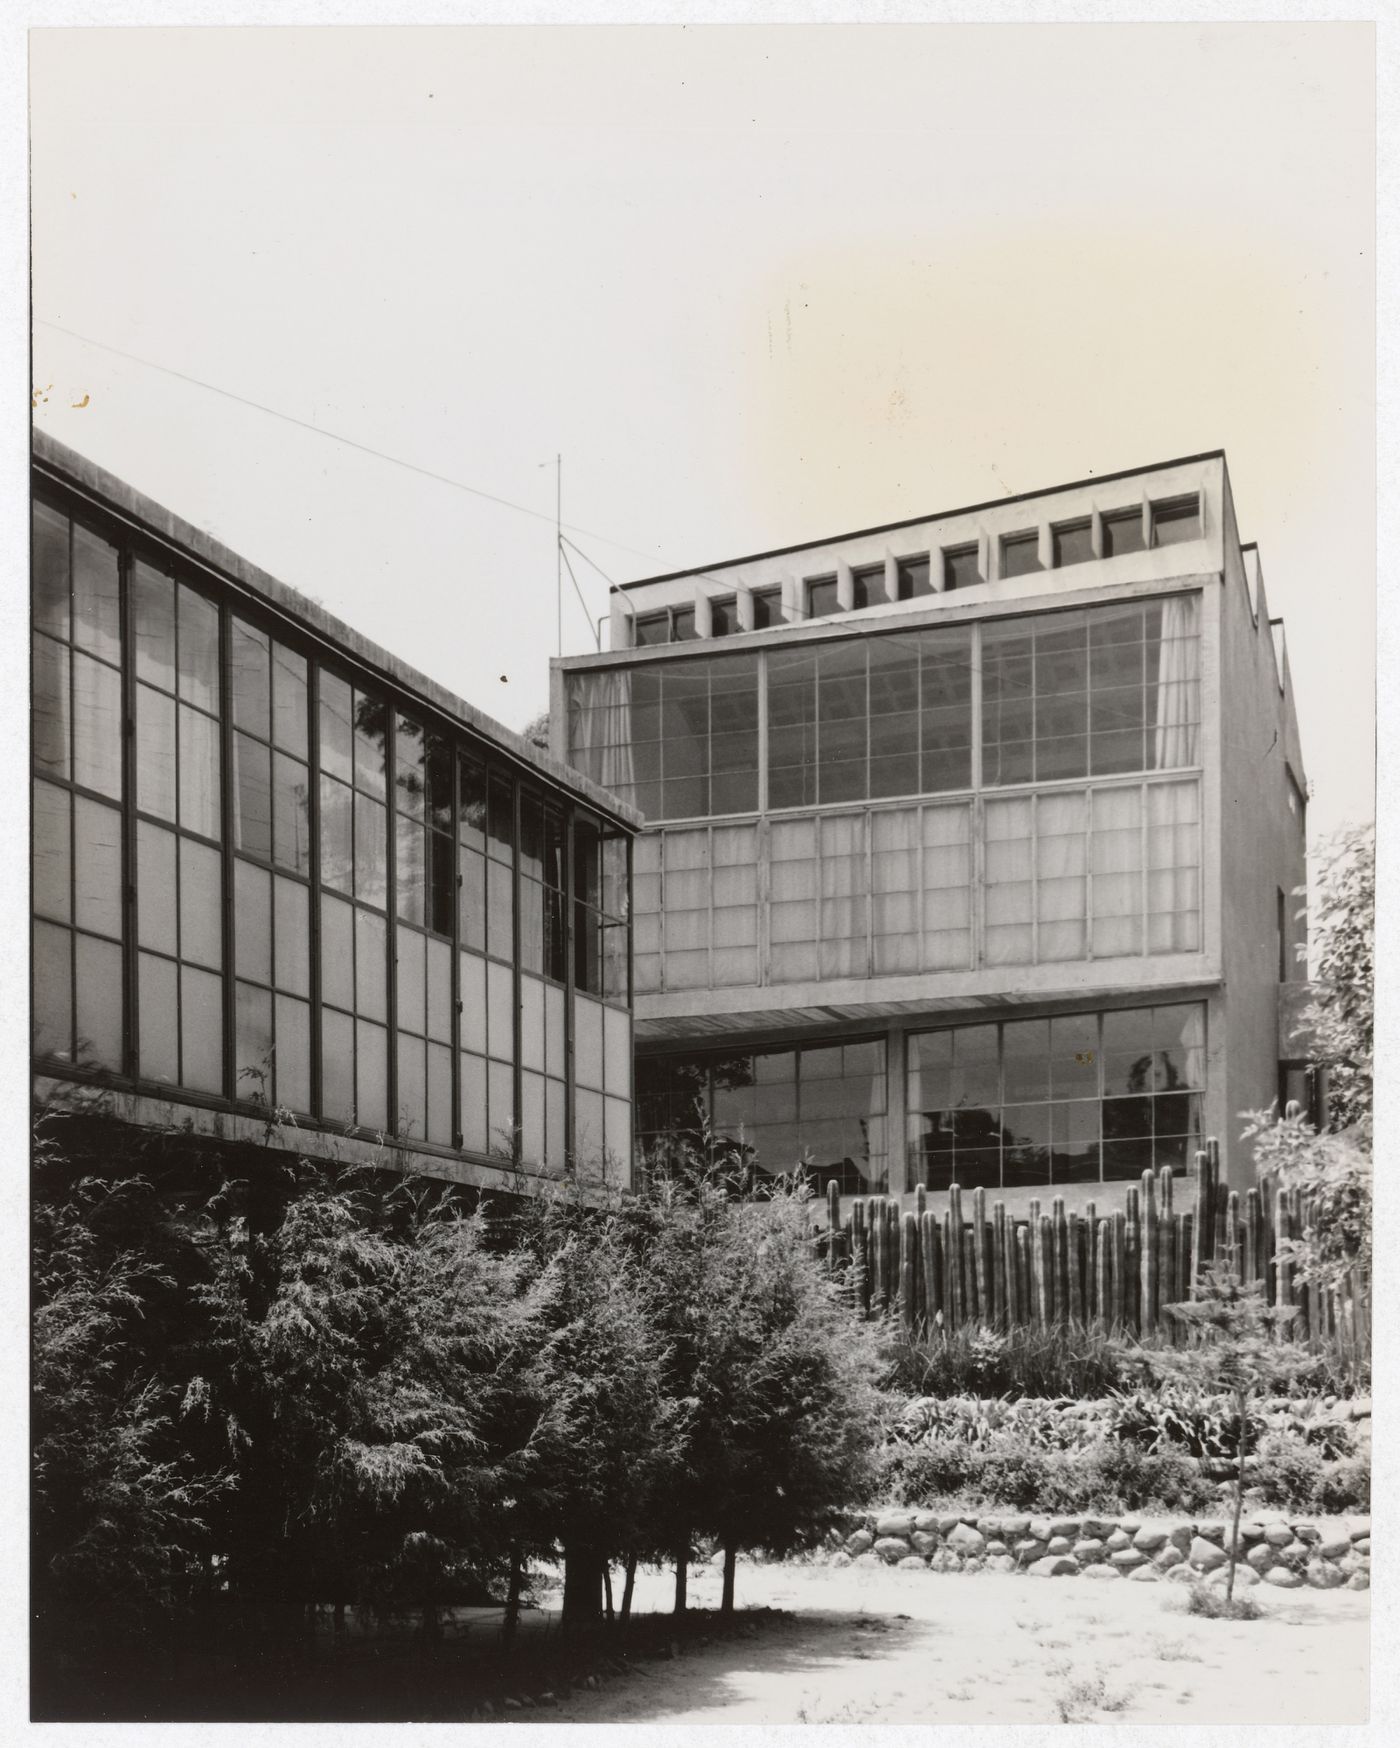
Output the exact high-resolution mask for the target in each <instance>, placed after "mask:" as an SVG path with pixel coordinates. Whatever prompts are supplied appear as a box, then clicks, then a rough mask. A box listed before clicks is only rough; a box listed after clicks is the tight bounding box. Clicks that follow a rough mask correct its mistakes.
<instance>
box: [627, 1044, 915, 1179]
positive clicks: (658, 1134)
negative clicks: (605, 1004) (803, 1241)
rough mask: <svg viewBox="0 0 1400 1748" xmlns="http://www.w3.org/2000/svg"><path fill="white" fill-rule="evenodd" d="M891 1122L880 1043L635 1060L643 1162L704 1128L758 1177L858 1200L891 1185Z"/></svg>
mask: <svg viewBox="0 0 1400 1748" xmlns="http://www.w3.org/2000/svg"><path fill="white" fill-rule="evenodd" d="M885 1122H886V1113H885V1042H884V1039H883V1038H869V1039H861V1040H859V1041H855V1042H842V1043H837V1044H804V1045H800V1046H798V1047H796V1048H789V1049H783V1050H758V1051H738V1052H728V1053H725V1052H715V1051H709V1052H705V1053H700V1054H691V1053H686V1054H679V1053H678V1054H674V1055H665V1056H643V1057H640V1058H639V1059H638V1062H637V1124H638V1145H639V1146H640V1148H641V1150H642V1154H643V1156H644V1157H645V1155H646V1154H647V1153H648V1152H649V1151H654V1150H658V1149H661V1150H664V1149H665V1147H666V1146H667V1145H668V1143H670V1142H672V1141H673V1140H674V1139H675V1138H676V1137H677V1136H680V1137H682V1138H688V1139H691V1140H692V1141H698V1140H700V1139H701V1138H702V1136H703V1133H704V1132H705V1131H706V1130H708V1131H709V1132H710V1133H711V1134H713V1135H714V1136H716V1137H718V1138H720V1139H721V1140H725V1141H732V1142H734V1143H736V1144H738V1145H739V1146H741V1147H743V1148H745V1149H747V1150H749V1151H748V1153H747V1155H746V1157H747V1158H748V1159H749V1160H750V1162H751V1164H752V1166H753V1169H754V1170H755V1171H757V1172H759V1173H760V1174H764V1175H768V1176H778V1175H782V1174H784V1173H787V1172H792V1171H798V1170H801V1171H803V1172H804V1173H805V1174H806V1175H807V1177H808V1178H809V1179H810V1181H811V1182H812V1184H813V1186H814V1187H815V1188H816V1189H817V1191H818V1192H822V1191H824V1190H825V1188H826V1186H827V1184H828V1183H835V1184H837V1186H838V1187H839V1189H840V1191H841V1193H842V1194H843V1195H859V1194H862V1193H864V1192H867V1191H870V1190H880V1189H883V1188H884V1187H885V1184H886V1181H887V1171H888V1153H887V1142H886V1131H885Z"/></svg>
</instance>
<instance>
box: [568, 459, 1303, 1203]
mask: <svg viewBox="0 0 1400 1748" xmlns="http://www.w3.org/2000/svg"><path fill="white" fill-rule="evenodd" d="M551 720H552V735H553V742H552V746H553V751H554V752H555V754H556V755H557V756H558V757H559V758H560V759H563V760H567V761H568V762H569V763H570V764H572V765H573V766H574V767H575V768H576V769H577V770H578V771H580V772H581V773H582V774H584V775H585V776H587V777H588V778H590V779H592V780H593V781H594V782H595V783H598V784H602V785H605V786H607V787H608V788H609V789H611V790H612V791H613V792H614V793H616V794H617V795H618V796H619V797H620V798H621V799H622V800H623V801H625V802H628V803H630V804H632V805H634V806H635V807H637V808H639V809H640V810H641V811H642V813H643V814H644V815H645V817H646V822H647V824H646V830H645V832H644V833H643V835H642V836H641V837H640V838H639V839H638V840H637V843H636V846H635V859H634V869H635V877H634V915H633V927H634V931H635V949H636V957H635V986H634V987H635V992H636V993H635V1019H636V1035H637V1050H638V1059H637V1114H638V1136H639V1140H640V1142H641V1144H642V1146H643V1147H645V1146H647V1145H648V1144H649V1142H650V1141H651V1140H652V1139H653V1138H654V1137H656V1136H657V1135H659V1134H663V1133H665V1132H666V1131H667V1130H669V1129H671V1128H673V1127H674V1126H676V1125H682V1126H684V1125H687V1124H689V1123H690V1122H692V1121H693V1120H694V1118H695V1117H696V1115H697V1114H700V1115H703V1116H704V1117H705V1119H706V1120H707V1121H708V1122H709V1123H711V1124H712V1126H713V1128H714V1129H715V1130H716V1131H718V1132H719V1133H721V1134H729V1135H735V1136H741V1137H742V1138H743V1139H744V1140H745V1141H746V1142H748V1143H749V1144H750V1145H752V1146H754V1147H755V1148H756V1150H757V1161H758V1163H759V1165H760V1167H762V1168H765V1169H768V1170H770V1171H779V1170H787V1169H791V1168H792V1167H793V1166H794V1165H795V1164H796V1163H798V1162H799V1161H805V1162H806V1163H807V1164H808V1165H809V1166H810V1167H811V1168H812V1170H813V1173H814V1175H815V1176H816V1177H817V1178H818V1179H819V1180H830V1179H831V1178H833V1177H834V1178H835V1179H836V1180H837V1181H838V1182H839V1184H840V1186H841V1189H842V1191H843V1192H861V1191H865V1190H876V1189H878V1190H884V1189H888V1190H889V1191H890V1192H892V1193H898V1192H901V1191H906V1190H908V1189H910V1188H911V1187H912V1186H913V1185H914V1184H916V1183H918V1182H925V1183H927V1185H928V1186H929V1187H930V1189H931V1190H936V1189H938V1188H940V1187H942V1186H946V1185H947V1184H948V1183H949V1182H950V1181H954V1180H956V1181H957V1182H959V1183H961V1184H963V1185H967V1186H975V1185H984V1186H987V1187H989V1188H991V1189H995V1190H996V1191H997V1192H998V1193H1002V1194H1004V1195H1005V1196H1006V1199H1007V1201H1008V1203H1009V1204H1015V1203H1017V1202H1018V1201H1023V1200H1024V1198H1025V1197H1028V1196H1030V1195H1033V1194H1037V1193H1040V1192H1043V1191H1046V1190H1049V1191H1052V1192H1054V1193H1063V1194H1065V1196H1066V1198H1067V1200H1068V1201H1069V1203H1070V1205H1071V1206H1073V1205H1075V1204H1076V1203H1082V1202H1083V1201H1084V1200H1086V1199H1088V1198H1090V1197H1094V1198H1096V1199H1097V1201H1098V1202H1099V1205H1100V1206H1101V1207H1102V1206H1104V1205H1105V1203H1106V1202H1112V1201H1113V1200H1114V1199H1115V1198H1114V1195H1113V1193H1112V1190H1111V1186H1113V1185H1115V1184H1117V1185H1119V1186H1123V1185H1125V1184H1126V1183H1127V1182H1128V1181H1130V1180H1132V1179H1135V1178H1137V1177H1138V1176H1139V1175H1140V1173H1141V1172H1142V1171H1143V1169H1144V1168H1146V1167H1149V1166H1151V1167H1155V1168H1160V1167H1162V1166H1164V1165H1170V1166H1171V1167H1172V1168H1173V1169H1174V1170H1176V1171H1184V1170H1185V1169H1187V1166H1188V1162H1189V1161H1190V1159H1191V1157H1192V1154H1193V1151H1194V1149H1195V1148H1196V1147H1197V1146H1198V1144H1199V1143H1200V1142H1201V1139H1202V1137H1203V1136H1205V1135H1215V1136H1217V1137H1219V1139H1220V1141H1221V1143H1222V1146H1223V1149H1224V1152H1225V1157H1226V1160H1227V1164H1228V1167H1229V1168H1230V1169H1231V1171H1232V1174H1233V1175H1234V1176H1236V1177H1237V1178H1238V1177H1239V1176H1240V1174H1241V1172H1242V1171H1243V1168H1244V1165H1245V1161H1244V1159H1243V1155H1242V1151H1241V1149H1240V1147H1239V1146H1238V1145H1237V1143H1236V1137H1237V1135H1238V1133H1239V1130H1240V1123H1239V1121H1238V1115H1237V1114H1238V1113H1240V1112H1242V1111H1245V1110H1247V1109H1253V1108H1259V1107H1267V1106H1268V1105H1270V1104H1271V1103H1272V1102H1273V1101H1274V1100H1275V1099H1276V1098H1277V1097H1279V1095H1280V1092H1281V1091H1285V1092H1287V1093H1288V1095H1289V1096H1296V1095H1297V1092H1298V1090H1299V1089H1298V1086H1297V1076H1296V1074H1293V1071H1292V1070H1291V1069H1290V1068H1289V1066H1288V1064H1287V1062H1286V1060H1285V1061H1281V1052H1280V1048H1279V1041H1278V1040H1279V1035H1280V1028H1279V1009H1280V985H1281V983H1283V982H1286V981H1287V980H1289V979H1290V978H1292V977H1294V976H1302V975H1303V973H1302V972H1301V970H1299V969H1297V968H1296V959H1295V955H1294V952H1293V948H1294V946H1295V943H1296V941H1297V939H1298V937H1299V933H1300V929H1301V925H1300V923H1299V922H1298V921H1297V919H1296V914H1295V913H1296V910H1297V902H1298V901H1297V900H1296V899H1295V898H1294V897H1293V896H1292V895H1293V893H1294V891H1295V890H1296V889H1297V888H1298V887H1300V886H1301V885H1302V882H1303V879H1304V808H1305V796H1306V794H1307V785H1306V780H1305V776H1304V772H1303V764H1302V757H1301V752H1300V748H1299V739H1298V728H1297V722H1296V718H1295V714H1294V701H1293V696H1292V691H1291V687H1290V682H1289V673H1288V661H1287V656H1286V653H1285V650H1284V643H1283V634H1282V627H1281V625H1280V624H1279V622H1278V621H1276V620H1271V619H1270V618H1269V613H1268V608H1267V606H1266V604H1265V597H1264V584H1263V577H1262V574H1261V571H1260V566H1259V556H1258V553H1257V551H1256V550H1255V548H1254V547H1253V546H1243V545H1241V542H1240V538H1239V534H1238V531H1237V526H1236V521H1235V510H1234V504H1233V502H1232V498H1231V493H1230V483H1229V476H1228V474H1227V471H1226V466H1225V458H1224V456H1223V454H1221V453H1219V452H1216V453H1212V454H1208V455H1200V456H1194V457H1191V458H1189V459H1186V460H1182V461H1175V462H1170V463H1166V464H1163V465H1161V466H1157V467H1151V468H1145V469H1141V470H1138V471H1133V472H1129V473H1122V474H1116V475H1111V476H1107V477H1103V478H1099V479H1094V480H1090V481H1086V482H1082V483H1080V484H1076V485H1071V486H1064V487H1058V488H1055V489H1052V490H1047V491H1043V492H1035V493H1030V494H1026V495H1022V496H1017V497H1014V498H1006V499H1003V500H1001V501H998V502H995V503H988V504H980V505H975V506H972V507H970V508H968V509H964V510H956V511H951V512H948V513H945V514H939V515H932V516H927V517H921V518H918V519H916V520H914V521H909V522H903V523H899V524H895V525H892V526H888V527H882V528H873V529H869V530H866V531H864V532H861V533H856V534H846V535H841V536H838V537H835V538H831V539H825V540H820V541H812V542H808V543H806V544H804V545H801V546H796V547H791V548H788V549H785V550H782V551H776V552H767V553H763V554H759V555H757V556H755V557H751V558H743V559H736V560H733V561H731V562H727V563H723V564H718V565H710V566H707V567H705V568H704V569H697V570H692V571H684V572H678V573H674V574H672V575H668V576H662V577H656V578H651V579H648V580H646V581H643V582H637V583H631V584H627V585H625V586H623V587H622V588H619V589H616V590H614V592H613V596H612V616H611V649H610V651H609V652H608V653H603V654H599V655H593V656H581V657H574V658H568V659H564V660H562V661H559V662H556V663H555V664H554V674H553V692H552V697H551ZM1290 1074H1293V1078H1292V1079H1290V1078H1289V1076H1290ZM1119 1194H1120V1195H1121V1187H1120V1190H1119Z"/></svg>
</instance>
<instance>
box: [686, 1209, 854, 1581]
mask: <svg viewBox="0 0 1400 1748" xmlns="http://www.w3.org/2000/svg"><path fill="white" fill-rule="evenodd" d="M809 1199H810V1192H809V1191H808V1190H807V1188H806V1186H805V1184H803V1183H801V1182H793V1183H779V1184H775V1185H773V1186H771V1187H770V1188H769V1190H768V1193H767V1194H766V1195H765V1196H764V1197H763V1198H762V1199H760V1200H755V1201H749V1202H746V1203H742V1204H738V1205H731V1206H730V1207H729V1209H728V1210H727V1211H726V1222H725V1223H726V1225H727V1226H728V1227H729V1228H730V1249H731V1253H732V1254H733V1255H734V1257H735V1261H736V1266H735V1267H734V1269H733V1272H732V1274H731V1276H730V1279H729V1281H728V1283H727V1284H726V1290H725V1295H724V1296H725V1298H726V1300H727V1302H728V1305H727V1309H728V1318H727V1322H728V1324H729V1329H730V1339H729V1342H728V1352H727V1354H726V1359H727V1361H728V1365H727V1367H726V1373H727V1376H726V1392H725V1393H726V1403H725V1424H724V1428H723V1446H724V1465H723V1469H724V1485H722V1486H721V1487H719V1488H717V1489H716V1491H715V1494H714V1497H713V1501H712V1506H711V1512H710V1524H709V1527H711V1528H712V1529H713V1531H714V1533H715V1534H716V1535H717V1536H718V1538H719V1540H720V1543H721V1545H722V1547H723V1549H724V1556H725V1559H724V1586H723V1592H722V1601H721V1610H722V1612H723V1613H725V1614H728V1613H730V1612H732V1610H733V1607H734V1567H735V1559H736V1555H737V1553H738V1552H739V1550H740V1549H761V1550H763V1551H764V1552H765V1553H768V1554H771V1555H774V1556H776V1557H782V1556H784V1555H787V1554H790V1553H792V1552H794V1551H795V1550H796V1549H799V1548H803V1547H810V1546H812V1545H813V1544H814V1543H815V1542H816V1541H817V1540H818V1539H819V1537H820V1536H821V1535H822V1534H823V1533H824V1532H825V1531H826V1530H827V1529H829V1528H830V1527H831V1525H832V1523H833V1522H834V1521H835V1519H836V1517H837V1515H838V1513H839V1512H840V1511H841V1510H842V1508H843V1507H846V1506H850V1505H856V1504H860V1503H861V1502H862V1501H863V1500H864V1499H865V1498H866V1497H867V1495H868V1493H869V1489H870V1487H871V1485H872V1484H873V1481H874V1478H875V1466H874V1452H875V1448H876V1445H877V1443H878V1441H879V1437H880V1430H881V1423H882V1420H883V1416H884V1407H885V1403H884V1399H883V1397H882V1395H881V1392H880V1391H879V1390H878V1389H877V1387H876V1384H875V1379H876V1377H877V1376H878V1375H879V1373H880V1370H881V1369H882V1364H881V1353H880V1347H881V1332H880V1330H879V1327H878V1325H876V1324H872V1323H867V1322H865V1321H863V1320H858V1319H856V1318H855V1317H854V1316H853V1314H852V1312H851V1310H850V1308H849V1307H848V1306H847V1305H846V1304H845V1303H844V1302H843V1300H842V1299H841V1297H840V1295H839V1290H838V1288H837V1286H836V1284H835V1282H834V1281H833V1279H832V1277H831V1275H830V1274H829V1272H828V1271H827V1270H826V1268H825V1267H823V1266H822V1265H821V1264H820V1263H819V1262H818V1259H817V1257H816V1254H815V1251H814V1248H813V1243H812V1234H811V1226H810V1220H809V1210H808V1202H809Z"/></svg>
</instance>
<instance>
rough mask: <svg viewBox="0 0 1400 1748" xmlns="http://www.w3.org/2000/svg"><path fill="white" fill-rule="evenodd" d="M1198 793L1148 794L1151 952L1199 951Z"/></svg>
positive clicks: (1181, 789) (1190, 785) (1174, 787)
mask: <svg viewBox="0 0 1400 1748" xmlns="http://www.w3.org/2000/svg"><path fill="white" fill-rule="evenodd" d="M1199 814H1200V793H1199V785H1198V784H1197V783H1196V781H1195V780H1194V779H1193V780H1192V781H1191V782H1187V783H1153V784H1150V785H1149V787H1148V791H1147V868H1148V874H1147V915H1148V927H1147V950H1148V952H1149V953H1193V952H1196V951H1198V950H1199V948H1200V945H1201V912H1200V863H1201V851H1200V820H1199Z"/></svg>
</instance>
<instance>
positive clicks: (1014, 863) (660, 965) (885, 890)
mask: <svg viewBox="0 0 1400 1748" xmlns="http://www.w3.org/2000/svg"><path fill="white" fill-rule="evenodd" d="M1201 854H1202V850H1201V818H1200V780H1199V778H1197V777H1186V778H1180V777H1172V778H1148V779H1144V778H1136V779H1125V778H1112V779H1105V780H1103V781H1101V782H1098V783H1089V784H1076V785H1059V786H1056V787H1053V788H1046V789H1036V790H1029V791H1026V792H1024V793H1020V794H1017V793H1009V794H1008V793H1004V792H999V793H997V794H995V795H986V796H979V797H976V798H974V799H973V800H970V801H936V802H934V801H930V802H924V803H920V804H918V805H916V806H913V807H905V806H884V807H869V808H863V809H861V810H859V811H857V812H844V813H823V814H816V815H806V816H796V817H786V818H782V817H779V818H774V819H768V820H759V821H755V822H753V823H751V824H747V825H741V824H721V823H718V822H716V823H715V824H713V825H699V826H667V827H664V828H663V829H661V830H659V831H649V832H646V833H644V834H643V835H642V836H641V837H640V838H639V839H638V840H637V843H636V847H635V850H634V858H635V866H636V879H635V886H634V901H635V907H636V917H635V928H636V941H637V954H636V961H635V977H636V988H637V990H638V992H639V993H642V994H653V993H661V992H664V991H672V990H681V989H706V988H720V987H725V986H727V985H735V984H742V985H746V986H755V985H767V984H775V985H776V984H784V983H798V982H813V981H817V980H818V979H827V978H864V977H876V976H888V975H900V974H911V973H916V972H930V971H972V970H976V969H978V968H979V967H983V966H993V965H1034V964H1049V963H1056V962H1064V961H1071V960H1081V961H1083V960H1090V959H1094V960H1102V959H1116V958H1121V957H1124V956H1128V957H1141V956H1143V955H1159V954H1166V953H1192V952H1199V951H1200V949H1201V945H1202V936H1201V915H1202V912H1201ZM740 857H741V858H742V859H741V861H740V865H739V866H738V867H734V866H731V865H729V864H730V861H731V859H738V858H740ZM979 865H980V868H981V874H980V877H979V876H978V875H977V872H976V870H977V868H978V867H979ZM739 939H744V940H751V941H752V945H746V946H743V947H736V946H734V945H733V944H732V943H733V942H734V941H736V940H739Z"/></svg>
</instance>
